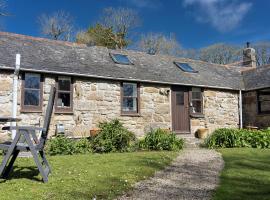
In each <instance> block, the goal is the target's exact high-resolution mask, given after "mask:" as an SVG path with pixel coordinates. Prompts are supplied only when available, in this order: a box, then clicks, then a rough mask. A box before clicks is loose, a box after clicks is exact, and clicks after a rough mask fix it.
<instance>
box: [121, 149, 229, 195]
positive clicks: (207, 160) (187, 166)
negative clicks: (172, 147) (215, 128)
mask: <svg viewBox="0 0 270 200" xmlns="http://www.w3.org/2000/svg"><path fill="white" fill-rule="evenodd" d="M223 165H224V162H223V160H222V157H221V155H220V154H219V153H217V152H216V151H214V150H209V149H202V148H193V149H185V150H184V151H183V152H181V153H180V154H179V156H178V157H177V158H176V159H175V160H174V162H173V163H172V164H171V165H170V166H168V167H167V168H165V169H164V170H162V171H159V172H157V173H156V174H155V176H154V177H153V178H151V179H148V180H145V181H141V182H139V183H137V184H136V185H135V186H134V189H133V190H132V191H130V192H128V193H127V194H125V195H124V196H122V197H119V198H118V199H119V200H123V199H134V200H135V199H140V200H143V199H146V200H148V199H155V200H159V199H160V200H165V199H170V200H174V199H181V200H182V199H185V200H195V199H198V200H206V199H210V198H211V195H212V192H213V190H214V189H215V188H216V186H217V184H218V175H219V172H220V171H221V170H222V168H223Z"/></svg>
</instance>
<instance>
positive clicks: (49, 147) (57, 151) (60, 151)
mask: <svg viewBox="0 0 270 200" xmlns="http://www.w3.org/2000/svg"><path fill="white" fill-rule="evenodd" d="M46 152H47V153H48V154H49V155H72V154H77V153H87V152H91V143H90V142H89V141H88V140H87V139H86V138H84V139H80V140H73V139H69V138H67V137H65V136H63V135H59V136H57V137H55V138H53V139H50V140H49V141H48V143H47V144H46Z"/></svg>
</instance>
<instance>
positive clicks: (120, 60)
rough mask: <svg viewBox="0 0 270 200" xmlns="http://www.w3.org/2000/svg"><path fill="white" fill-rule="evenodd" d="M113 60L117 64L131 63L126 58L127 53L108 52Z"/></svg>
mask: <svg viewBox="0 0 270 200" xmlns="http://www.w3.org/2000/svg"><path fill="white" fill-rule="evenodd" d="M110 55H111V57H112V59H113V61H114V62H115V63H117V64H123V65H131V64H132V62H131V61H130V60H129V59H128V57H127V55H123V54H115V53H110Z"/></svg>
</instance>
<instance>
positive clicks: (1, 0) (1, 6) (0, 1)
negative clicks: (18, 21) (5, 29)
mask: <svg viewBox="0 0 270 200" xmlns="http://www.w3.org/2000/svg"><path fill="white" fill-rule="evenodd" d="M6 7H7V3H6V1H5V0H0V16H9V15H10V14H8V13H7V12H6Z"/></svg>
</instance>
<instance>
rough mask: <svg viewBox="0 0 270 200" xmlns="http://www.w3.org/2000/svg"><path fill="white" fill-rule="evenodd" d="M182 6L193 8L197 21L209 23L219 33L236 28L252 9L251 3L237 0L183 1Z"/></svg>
mask: <svg viewBox="0 0 270 200" xmlns="http://www.w3.org/2000/svg"><path fill="white" fill-rule="evenodd" d="M183 5H184V7H193V8H194V11H196V13H195V15H194V16H195V18H196V19H197V21H199V22H201V23H209V24H211V25H212V26H213V27H214V28H216V29H217V30H218V31H220V32H228V31H231V30H233V29H234V28H236V27H237V26H238V25H239V24H240V23H241V21H242V20H243V18H244V17H245V16H246V14H247V13H248V11H249V10H250V9H251V7H252V3H250V2H239V1H238V0H184V3H183Z"/></svg>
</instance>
